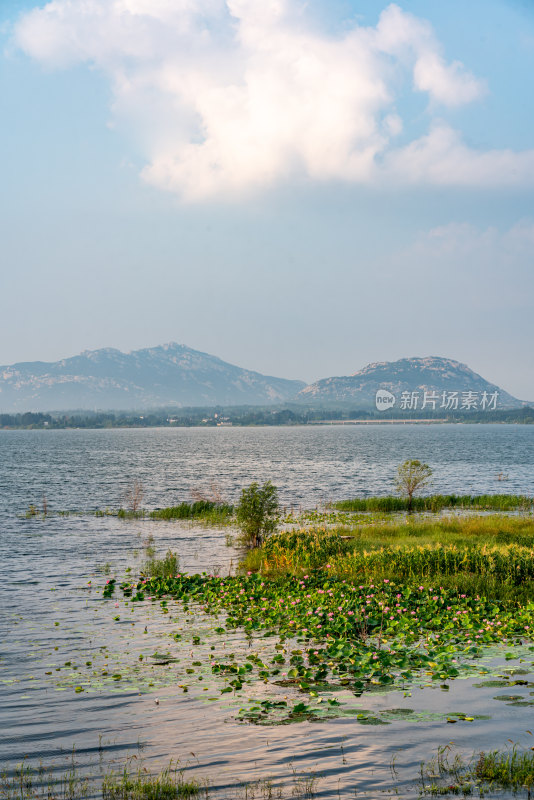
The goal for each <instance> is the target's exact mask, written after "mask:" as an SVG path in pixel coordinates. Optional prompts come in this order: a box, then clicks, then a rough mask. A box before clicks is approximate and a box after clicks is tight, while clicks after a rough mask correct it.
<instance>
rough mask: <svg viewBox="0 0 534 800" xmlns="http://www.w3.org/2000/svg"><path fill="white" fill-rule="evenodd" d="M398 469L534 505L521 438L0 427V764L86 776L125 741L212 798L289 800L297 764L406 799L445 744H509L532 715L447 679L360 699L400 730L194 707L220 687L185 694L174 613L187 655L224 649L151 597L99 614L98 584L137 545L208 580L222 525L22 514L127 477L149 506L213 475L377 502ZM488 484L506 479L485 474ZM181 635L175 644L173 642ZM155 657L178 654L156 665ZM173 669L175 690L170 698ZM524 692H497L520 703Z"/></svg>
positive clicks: (493, 665)
mask: <svg viewBox="0 0 534 800" xmlns="http://www.w3.org/2000/svg"><path fill="white" fill-rule="evenodd" d="M406 458H419V459H421V460H423V461H426V462H428V463H429V464H430V465H431V466H432V468H433V470H434V485H433V487H432V491H435V492H440V493H449V492H457V493H462V494H464V493H496V492H506V493H524V494H529V495H532V494H533V493H534V469H533V468H534V426H532V427H528V426H507V425H479V426H477V425H473V426H466V425H432V426H430V425H429V426H421V427H419V426H408V425H402V426H400V425H399V426H383V427H382V426H350V427H349V426H342V427H341V426H340V427H330V426H329V427H324V428H323V427H321V428H318V427H310V428H306V427H303V428H259V429H252V428H245V429H238V428H235V429H234V428H220V429H189V430H188V429H161V430H160V429H149V430H110V431H0V536H1V546H2V558H1V560H0V595H1V596H0V600H1V610H0V615H1V616H0V636H1V641H2V645H1V647H2V652H1V658H0V693H1V702H0V765H2V764H3V765H7V766H12V765H13V764H16V763H19V762H21V761H22V759H23V758H24V757H26V756H27V757H28V758H29V760H30V761H31V762H32V763H37V762H38V761H42V762H43V763H45V764H48V763H50V764H53V765H54V766H57V768H58V769H59V768H61V766H62V765H66V763H67V761H66V759H67V757H68V756H69V753H71V752H72V748H73V746H74V747H75V749H76V758H77V760H78V761H79V763H80V765H81V768H82V769H84V768H87V767H88V765H93V767H95V765H97V766H98V764H99V763H100V761H103V763H105V764H106V765H109V764H110V763H111V762H113V761H114V760H115V761H116V763H117V764H122V763H123V761H124V758H125V757H127V756H128V755H133V754H138V753H139V748H141V751H142V754H143V758H144V759H145V760H146V762H147V763H148V764H149V765H150V766H151V767H155V766H157V765H165V764H166V763H168V761H169V759H170V758H174V759H180V760H181V763H182V765H183V766H184V767H185V768H186V769H187V770H188V771H191V773H193V774H195V775H202V776H206V777H208V778H209V780H210V782H211V785H212V792H213V796H217V797H230V796H234V795H233V791H234V789H233V788H232V787H235V786H236V785H238V784H239V782H244V781H251V780H255V779H258V778H260V777H266V776H273V777H275V778H276V779H281V780H282V781H284V782H286V784H288V786H289V788H287V790H286V791H287V795H288V796H289V795H290V792H291V785H292V782H293V781H294V775H297V776H298V775H301V774H307V773H309V772H315V773H316V774H317V775H320V776H321V778H320V780H319V781H318V784H317V796H322V797H334V796H338V794H339V796H346V797H349V796H350V797H354V796H355V792H358V793H359V795H361V796H366V797H378V796H388V795H389V794H390V793H391V791H392V789H393V787H395V790H396V791H397V792H398V794H399V796H401V797H405V798H409V797H417V796H418V789H417V787H416V786H415V784H414V781H415V780H416V777H417V772H418V764H419V762H420V761H421V760H423V759H427V758H428V757H430V756H431V755H433V754H434V753H435V751H436V748H437V747H438V746H440V745H444V744H446V743H447V742H449V741H450V740H451V739H454V742H455V743H456V744H457V746H458V747H459V748H460V750H462V751H464V752H469V753H471V752H472V751H474V750H482V749H491V748H495V747H502V746H504V745H505V744H506V740H507V739H512V740H513V741H514V742H516V741H517V742H521V743H522V744H525V745H527V744H529V734H528V733H527V732H526V731H527V730H528V729H532V726H533V725H534V722H533V720H532V707H528V706H525V707H517V706H516V707H512V706H509V705H508V704H506V703H503V702H495V701H493V700H492V699H491V698H492V697H493V695H494V694H496V693H498V692H497V691H496V690H495V689H474V688H473V683H474V682H476V679H475V678H473V679H464V680H457V681H454V682H452V683H451V685H450V689H449V691H448V692H447V693H445V692H442V691H440V689H439V688H416V689H414V690H413V691H412V693H411V696H408V697H405V696H404V693H403V692H399V691H395V692H391V693H388V694H386V695H374V696H372V697H366V698H361V705H362V708H365V709H371V710H375V711H378V712H380V711H381V710H382V711H384V710H385V709H391V708H397V709H398V708H406V709H407V708H409V709H412V710H413V711H414V721H412V722H409V721H406V720H399V721H397V720H394V721H391V724H389V725H387V726H386V725H382V726H376V727H369V726H363V725H361V724H358V723H357V722H356V720H354V719H349V718H340V719H336V720H330V721H323V722H314V723H310V722H303V723H300V724H298V725H288V726H282V727H258V726H252V725H244V724H241V723H239V722H238V721H236V719H235V715H236V712H237V710H238V708H239V699H238V700H237V701H234V700H233V699H232V698H230V699H229V700H224V701H221V700H220V699H217V700H216V701H214V702H212V701H211V700H210V699H209V698H211V697H214V696H215V695H216V694H217V696H218V692H215V691H214V687H213V686H212V683H211V682H210V681H211V678H210V676H209V675H204V676H202V677H203V681H202V682H200V681H198V676H195V678H194V679H193V678H190V676H188V675H185V669H186V668H189V667H190V664H191V663H192V662H193V659H194V658H195V657H198V651H194V650H193V648H192V647H191V643H190V640H189V639H188V638H187V631H188V626H191V625H192V620H193V622H194V624H195V626H197V627H196V628H195V630H196V629H197V628H198V625H204V626H208V627H206V630H205V632H204V634H203V638H204V640H205V644H204V646H205V647H208V646H212V645H211V642H213V646H214V647H216V648H219V647H221V646H222V645H221V643H220V642H219V641H218V640H215V639H213V638H210V637H211V635H212V634H211V633H210V630H209V625H208V623H207V622H202V621H199V620H198V619H196V618H194V619H193V618H188V617H187V616H186V615H184V613H183V612H182V611H181V610H180V609H178V608H177V607H172V608H171V613H170V614H168V615H167V616H164V615H163V614H162V613H161V609H160V608H159V605H158V604H154V605H153V606H151V605H150V604H148V603H146V604H143V605H139V606H137V607H135V609H132V606H131V605H126V604H125V601H124V600H123V599H122V598H121V599H117V600H113V601H105V602H103V601H102V597H101V594H100V593H99V592H98V589H99V588H100V587H101V586H102V585H103V584H104V583H105V581H106V580H107V576H108V575H109V574H118V575H120V574H123V572H124V570H125V569H126V568H127V567H128V566H131V567H133V568H135V567H136V565H137V566H138V565H139V563H140V560H141V559H142V558H143V553H144V544H146V542H147V540H149V538H150V537H152V538H153V540H154V546H155V547H156V549H157V551H158V552H159V553H163V552H165V550H166V549H167V548H168V547H172V548H173V549H174V550H177V551H178V552H179V554H180V559H181V567H182V569H183V570H184V571H203V570H208V571H213V570H217V571H222V572H225V571H227V570H228V569H229V568H231V565H232V564H235V560H236V554H235V553H234V551H233V550H232V548H229V547H227V546H226V534H227V533H228V531H227V529H215V528H204V527H195V526H191V525H189V524H177V523H167V522H154V521H149V520H146V521H121V520H118V519H117V518H114V517H95V516H91V515H87V514H86V515H83V514H81V515H76V514H74V515H72V516H57V515H55V514H54V513H52V514H50V515H48V516H47V517H46V519H41V518H39V519H37V518H32V519H26V518H24V516H23V515H24V513H25V511H26V509H27V508H28V506H29V505H30V503H34V504H35V505H37V506H40V505H41V503H42V496H43V495H46V497H47V502H48V506H49V509H50V510H51V511H52V512H54V511H59V510H63V511H64V510H70V511H73V512H79V511H83V510H89V509H96V508H100V509H104V508H106V507H109V508H117V507H118V506H119V505H120V504H121V502H122V500H123V497H124V493H125V490H126V489H127V487H128V486H129V485H130V484H131V482H132V480H133V479H139V480H141V481H142V483H143V485H144V488H145V498H144V502H143V504H144V505H145V506H146V507H149V508H151V507H155V506H164V505H170V504H174V503H177V502H180V501H181V500H188V499H189V498H190V492H191V489H194V488H202V487H207V486H209V485H210V483H212V482H215V483H217V484H218V485H219V486H220V487H221V490H222V492H223V494H224V495H225V496H226V497H227V498H228V500H230V501H233V500H235V499H236V498H237V495H238V493H239V489H240V487H241V486H243V485H246V484H248V483H250V482H251V481H252V480H258V481H263V480H266V479H271V480H272V481H273V482H274V483H275V484H276V485H277V486H278V487H279V491H280V495H281V500H282V502H283V503H284V504H286V505H288V506H290V505H292V506H295V507H297V506H303V507H313V506H315V505H317V504H320V503H321V502H323V501H328V500H334V499H342V498H347V497H351V496H356V495H368V494H388V493H391V492H392V489H393V484H392V480H393V476H394V473H395V469H396V466H397V465H398V464H399V463H400V462H401V461H403V460H404V459H406ZM499 473H504V474H505V475H506V476H507V477H508V480H506V481H498V480H497V478H496V476H497V475H498V474H499ZM115 603H118V605H117V606H116V605H115ZM116 617H118V619H116ZM180 629H181V630H183V631H184V636H183V642H182V643H177V642H175V641H174V639H172V638H171V635H172V634H174V633H175V632H176V630H180ZM219 638H220V637H219ZM224 646H225V647H227V648H231V649H232V650H233V651H235V652H237V651H238V650H239V649H242V648H245V647H247V646H248V644H247V642H246V641H244V638H243V637H242V636H241V634H240V633H239V632H237V633H235V634H229V635H228V637H227V639H226V641H225V642H224ZM265 646H267V644H266V645H265ZM155 652H158V653H168V652H169V653H171V654H172V655H173V656H175V657H177V658H179V662H175V663H171V664H168V665H165V666H155V665H154V663H153V660H152V661H151V659H150V655H152V654H154V653H155ZM216 652H217V649H216V650H215V653H216ZM501 655H502V654H501ZM515 655H516V656H517V658H516V659H515V660H513V661H511V662H504V661H503V659H502V658H501V657H500V655H499V654H498V653H493V654H488V659H490V656H491V659H490V660H488V661H487V662H485V664H484V666H485V667H486V668H490V669H491V671H492V672H499V671H500V670H501V669H502V667H503V665H505V666H507V667H510V666H519V664H520V667H521V668H522V669H525V670H526V671H527V673H528V672H529V670H530V669H531V668H532V660H533V658H534V653H530V652H529V651H528V649H525V650H524V652H523V651H521V652H519V651H518V652H517V653H516V654H515ZM139 656H143V660H142V661H140V660H139ZM520 658H522V659H523V660H522V661H521V662H520V661H519V659H520ZM93 673H94V674H93ZM105 673H107V674H105ZM117 674H120V675H121V677H120V679H118V680H115V679H114V678H113V675H115V676H116V675H117ZM184 675H185V677H184ZM186 677H187V680H188V683H189V690H188V692H187V693H185V692H184V691H183V689H182V688H180V685H184V682H185V680H186ZM526 678H527V680H529V681H532V680H534V678H533V676H532V675H530V674H527V675H526ZM479 680H480V678H479ZM151 684H152V685H151ZM77 685H79V686H81V687H82V688H83V689H84V691H83V692H76V691H75V686H77ZM204 688H207V691H206V692H204V691H203V690H204ZM530 690H531V689H530V688H529V687H528V686H514V693H515V694H517V695H521V696H524V697H525V699H526V700H528V699H529V697H530ZM156 697H157V699H158V701H159V702H158V703H156ZM225 697H228V696H227V695H225ZM488 709H489V710H488ZM455 710H456V711H465V712H469V713H470V714H471V715H476V714H481V715H488V714H489V715H490V716H491V719H488V720H476V721H475V722H472V723H457V724H455V725H449V724H447V723H446V722H445V718H444V715H445V717H446V715H447V713H450V712H453V711H455ZM386 717H387V715H386ZM386 717H385V718H386ZM359 795H358V796H359Z"/></svg>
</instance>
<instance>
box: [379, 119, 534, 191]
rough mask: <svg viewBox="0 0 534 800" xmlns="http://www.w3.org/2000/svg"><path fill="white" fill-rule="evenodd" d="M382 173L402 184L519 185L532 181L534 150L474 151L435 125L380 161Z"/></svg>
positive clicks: (449, 130) (447, 129) (452, 132)
mask: <svg viewBox="0 0 534 800" xmlns="http://www.w3.org/2000/svg"><path fill="white" fill-rule="evenodd" d="M384 173H385V174H387V175H388V176H389V177H390V178H392V179H396V180H397V181H399V182H401V183H404V184H410V183H411V184H424V183H427V184H433V185H437V186H478V187H484V186H488V187H489V186H521V185H532V183H533V181H534V150H526V151H524V152H522V153H517V152H514V151H513V150H487V151H485V152H481V151H477V150H474V149H472V148H470V147H468V146H467V145H466V144H464V142H463V141H462V139H461V137H460V135H459V134H458V132H457V131H455V130H453V129H452V128H451V127H450V126H448V125H446V124H444V123H438V124H436V125H434V126H433V127H432V129H431V130H430V132H429V133H428V134H427V135H425V136H422V137H421V138H419V139H416V140H415V141H413V142H411V143H410V144H408V145H406V147H403V148H399V149H397V150H391V151H390V152H389V153H388V154H386V156H385V159H384Z"/></svg>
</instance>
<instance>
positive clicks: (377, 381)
mask: <svg viewBox="0 0 534 800" xmlns="http://www.w3.org/2000/svg"><path fill="white" fill-rule="evenodd" d="M378 391H386V392H389V393H391V394H393V395H395V396H396V400H395V403H394V404H393V406H396V407H397V408H398V407H399V405H400V402H402V399H401V398H402V395H403V393H404V392H408V393H410V394H411V393H414V392H415V393H419V397H418V398H416V399H417V400H418V401H420V402H418V403H417V405H415V406H414V407H413V408H411V409H406V410H417V409H418V408H421V407H422V404H423V402H424V399H425V392H426V393H427V398H428V396H429V395H430V394H431V393H436V394H438V398H435V401H436V406H439V403H438V401H443V393H444V392H445V393H447V397H446V398H445V401H444V402H449V398H448V395H449V394H450V393H453V392H456V393H458V408H459V407H460V405H461V403H462V402H463V401H464V399H465V398H464V397H463V395H464V393H467V392H472V393H476V394H477V395H478V396H479V397H478V398H477V399H479V400H481V399H482V395H483V393H484V392H486V394H488V395H493V394H494V393H495V392H497V393H498V395H499V397H498V400H499V407H501V408H512V407H514V408H515V407H520V406H521V405H523V402H522V401H521V400H518V399H517V398H515V397H513V396H512V395H511V394H509V393H508V392H506V391H504V390H503V389H501V388H500V387H499V386H497V384H494V383H490V382H489V381H487V380H485V378H483V377H482V376H481V375H479V374H478V373H477V372H474V371H473V370H472V369H471V368H470V367H468V366H467V364H463V363H462V362H461V361H455V360H454V359H451V358H443V357H441V356H424V357H420V356H414V357H412V358H400V359H398V360H397V361H376V362H373V363H371V364H367V365H366V366H365V367H363V368H362V369H361V370H358V371H357V372H355V373H352V374H351V375H345V376H336V377H331V378H323V379H322V380H319V381H316V382H315V383H312V384H310V385H308V386H305V387H304V389H301V390H300V392H299V393H298V395H297V397H298V399H299V400H300V402H303V403H311V404H312V405H318V404H326V405H333V404H347V403H353V404H354V403H356V404H357V405H356V406H355V407H358V408H362V409H365V408H370V407H375V408H376V393H377V392H378ZM472 399H473V398H472ZM393 406H392V407H393ZM443 407H445V406H443ZM432 410H436V408H433V409H432ZM447 410H451V409H450V407H449V408H448V409H447ZM453 410H457V409H453Z"/></svg>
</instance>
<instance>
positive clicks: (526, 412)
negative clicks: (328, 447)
mask: <svg viewBox="0 0 534 800" xmlns="http://www.w3.org/2000/svg"><path fill="white" fill-rule="evenodd" d="M436 417H439V418H440V419H444V420H446V421H447V422H469V423H483V422H494V423H499V422H500V423H517V424H533V423H534V408H533V407H532V406H525V407H524V408H517V409H509V410H497V411H479V412H476V411H466V412H456V413H454V414H451V413H449V414H446V415H439V414H438V413H437V412H431V411H419V413H417V412H413V411H410V412H406V411H396V412H395V411H394V410H393V411H387V412H376V413H373V412H369V411H361V410H358V409H347V408H346V407H345V408H315V409H312V408H302V407H291V408H288V407H275V408H273V407H272V406H271V407H254V406H239V407H219V406H218V407H216V408H183V409H178V410H176V409H174V410H169V409H159V410H153V411H146V412H133V411H130V412H122V411H117V412H112V411H108V412H88V411H80V412H72V413H48V414H44V413H35V412H25V413H22V414H0V428H7V429H9V428H24V429H60V428H154V427H164V428H175V427H181V428H188V427H197V426H202V427H216V426H218V425H219V426H220V425H235V426H246V427H251V426H260V425H273V426H277V425H306V424H309V423H316V422H320V421H325V422H329V421H334V420H339V421H351V420H368V421H370V422H371V421H373V420H383V421H386V420H388V419H392V420H393V419H402V420H406V421H409V420H411V419H428V420H431V419H435V418H436Z"/></svg>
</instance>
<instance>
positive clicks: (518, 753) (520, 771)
mask: <svg viewBox="0 0 534 800" xmlns="http://www.w3.org/2000/svg"><path fill="white" fill-rule="evenodd" d="M533 789H534V752H532V751H531V750H521V749H520V748H519V747H517V745H514V746H513V747H512V748H511V749H509V750H508V751H505V752H503V751H500V750H494V751H492V752H490V753H484V752H482V753H476V754H474V755H473V756H472V758H471V759H470V761H469V763H467V764H466V763H465V762H464V760H463V759H462V758H461V756H460V755H459V754H458V753H456V754H455V753H454V752H453V750H452V747H451V745H446V746H444V747H440V748H439V750H438V753H437V755H436V756H434V758H432V759H431V760H430V761H429V762H428V763H427V764H425V763H423V764H421V794H422V795H431V796H434V797H438V796H439V797H444V796H447V795H462V796H468V795H471V794H475V792H476V794H477V795H478V796H481V797H483V796H484V794H485V792H488V791H491V792H495V791H511V792H513V793H514V794H518V793H521V795H522V796H523V797H528V798H530V796H531V791H532V790H533Z"/></svg>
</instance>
